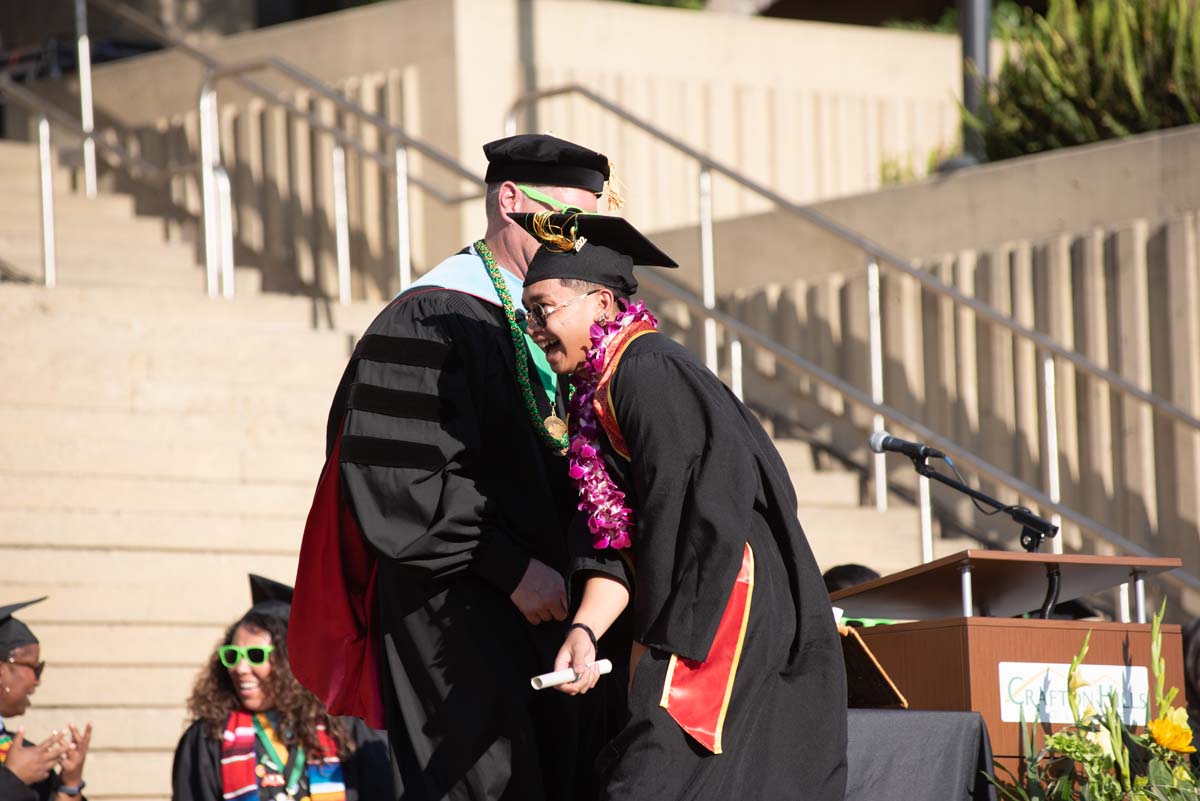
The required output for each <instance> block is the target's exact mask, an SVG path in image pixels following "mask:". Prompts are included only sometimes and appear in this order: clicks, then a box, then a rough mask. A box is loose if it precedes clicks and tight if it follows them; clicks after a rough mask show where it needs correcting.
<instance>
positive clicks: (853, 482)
mask: <svg viewBox="0 0 1200 801" xmlns="http://www.w3.org/2000/svg"><path fill="white" fill-rule="evenodd" d="M789 474H790V475H791V477H792V486H793V487H795V489H796V498H797V501H798V502H799V504H800V505H801V506H804V505H813V506H826V507H835V506H844V507H847V508H856V507H858V506H859V501H860V492H859V478H858V474H856V473H851V472H849V471H840V470H828V471H822V472H819V473H808V472H800V473H795V472H792V473H789Z"/></svg>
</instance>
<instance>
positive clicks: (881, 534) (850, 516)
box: [799, 506, 921, 575]
mask: <svg viewBox="0 0 1200 801" xmlns="http://www.w3.org/2000/svg"><path fill="white" fill-rule="evenodd" d="M799 514H800V524H801V525H802V526H803V527H804V533H805V536H807V537H808V542H809V545H811V546H812V549H813V555H814V556H815V557H816V559H817V564H818V566H820V568H821V570H822V571H824V570H827V569H829V568H831V567H833V566H834V565H839V564H844V563H846V562H857V563H859V564H865V565H867V566H868V567H870V568H873V569H875V570H877V571H879V572H880V573H881V574H884V575H886V574H888V573H892V572H895V571H896V570H902V569H904V568H907V567H912V566H913V565H915V564H917V563H918V562H920V561H921V543H920V521H919V519H918V516H917V512H916V510H915V509H889V510H888V511H886V512H882V513H880V512H877V511H875V510H874V509H865V508H857V509H844V508H843V509H838V508H828V507H815V506H803V507H801V508H800V511H799Z"/></svg>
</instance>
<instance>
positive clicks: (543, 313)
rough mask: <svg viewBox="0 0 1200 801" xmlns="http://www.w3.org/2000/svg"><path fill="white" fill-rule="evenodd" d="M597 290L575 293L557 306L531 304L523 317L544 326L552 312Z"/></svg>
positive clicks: (597, 290) (539, 326)
mask: <svg viewBox="0 0 1200 801" xmlns="http://www.w3.org/2000/svg"><path fill="white" fill-rule="evenodd" d="M599 291H600V290H599V289H593V290H591V291H590V292H584V293H583V294H582V295H576V296H575V297H573V298H571V299H570V300H568V301H567V302H566V303H560V304H558V305H557V306H546V305H543V304H541V303H534V304H531V305H530V307H529V312H528V313H527V314H526V315H525V319H526V320H527V321H529V322H531V323H533V324H534V325H535V326H537V327H538V328H545V327H546V318H547V317H549V316H550V315H552V314H554V313H555V312H556V311H559V310H560V309H565V308H567V307H568V306H570V305H571V304H572V303H574V302H575V301H577V300H583V299H584V298H586V297H588V296H589V295H595V294H596V293H597V292H599Z"/></svg>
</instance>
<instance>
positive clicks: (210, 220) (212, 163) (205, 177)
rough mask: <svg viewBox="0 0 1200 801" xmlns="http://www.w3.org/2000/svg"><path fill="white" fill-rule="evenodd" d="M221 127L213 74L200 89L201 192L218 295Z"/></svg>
mask: <svg viewBox="0 0 1200 801" xmlns="http://www.w3.org/2000/svg"><path fill="white" fill-rule="evenodd" d="M220 137H221V129H220V126H219V125H218V124H217V91H216V88H215V87H214V86H213V85H212V76H211V74H210V75H208V76H206V77H205V81H204V86H203V87H202V88H201V90H200V195H201V198H202V200H201V202H202V203H203V206H204V208H203V212H204V268H205V274H206V278H207V286H208V296H209V297H210V298H215V297H216V296H217V292H218V288H217V282H218V281H219V280H220V270H221V255H220V249H221V239H220V235H221V233H220V230H219V227H220V222H219V221H218V211H217V187H216V168H217V163H218V162H219V161H220V153H221V140H220Z"/></svg>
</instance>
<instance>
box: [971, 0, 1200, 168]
mask: <svg viewBox="0 0 1200 801" xmlns="http://www.w3.org/2000/svg"><path fill="white" fill-rule="evenodd" d="M1004 43H1005V58H1004V63H1003V64H1002V66H1001V68H1000V72H999V75H998V77H997V78H996V81H995V82H994V83H993V84H992V85H991V86H990V87H989V92H988V98H987V101H986V105H985V108H984V109H983V113H982V114H981V115H980V116H981V118H975V117H972V116H971V115H970V114H967V115H966V116H967V120H968V122H969V123H970V124H972V125H974V126H975V127H976V128H977V129H979V130H980V131H982V133H983V139H984V145H985V147H986V149H987V155H988V158H990V159H993V160H996V159H1005V158H1012V157H1014V156H1023V155H1027V154H1029V153H1039V152H1043V151H1046V150H1053V149H1055V148H1060V147H1070V146H1073V145H1081V144H1086V143H1089V142H1097V141H1101V140H1104V139H1113V138H1117V137H1122V136H1129V135H1130V134H1136V133H1144V132H1146V131H1156V130H1160V129H1163V128H1170V127H1172V126H1176V125H1187V124H1190V123H1195V122H1200V112H1198V111H1197V110H1198V109H1200V6H1198V4H1197V3H1196V2H1195V0H1091V1H1090V2H1084V3H1079V4H1078V5H1077V3H1076V0H1050V7H1049V10H1048V11H1047V13H1046V16H1044V17H1043V16H1041V15H1039V14H1034V13H1033V12H1032V11H1030V10H1029V9H1025V12H1024V22H1023V24H1022V25H1021V26H1020V27H1019V28H1018V29H1017V30H1016V31H1015V32H1014V33H1013V34H1012V35H1010V36H1005V37H1004Z"/></svg>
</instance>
